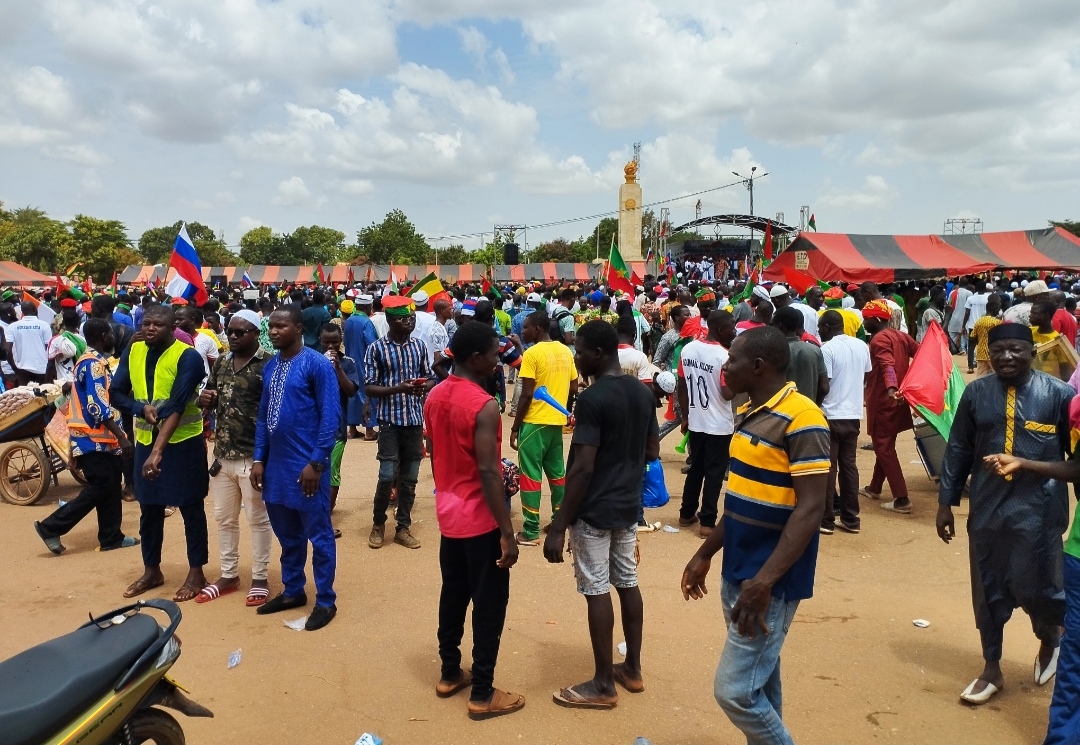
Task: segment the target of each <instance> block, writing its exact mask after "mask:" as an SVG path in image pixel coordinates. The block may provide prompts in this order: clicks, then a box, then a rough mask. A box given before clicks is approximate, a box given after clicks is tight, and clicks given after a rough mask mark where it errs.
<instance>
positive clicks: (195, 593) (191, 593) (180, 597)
mask: <svg viewBox="0 0 1080 745" xmlns="http://www.w3.org/2000/svg"><path fill="white" fill-rule="evenodd" d="M204 589H206V585H203V586H202V587H196V586H195V585H190V584H188V583H187V582H185V583H184V584H182V585H180V589H179V590H177V591H176V594H175V595H173V602H174V603H186V602H187V601H189V600H194V599H195V598H197V597H199V594H200V593H201V592H202V591H203V590H204Z"/></svg>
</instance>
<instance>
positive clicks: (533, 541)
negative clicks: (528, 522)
mask: <svg viewBox="0 0 1080 745" xmlns="http://www.w3.org/2000/svg"><path fill="white" fill-rule="evenodd" d="M514 540H515V541H517V545H519V546H539V545H540V539H539V538H529V537H527V536H526V535H525V534H524V533H522V532H521V531H520V530H519V531H518V532H517V533H515V534H514Z"/></svg>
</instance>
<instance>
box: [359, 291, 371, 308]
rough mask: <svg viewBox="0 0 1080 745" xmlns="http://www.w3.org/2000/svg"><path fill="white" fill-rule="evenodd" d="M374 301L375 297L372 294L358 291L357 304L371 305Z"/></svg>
mask: <svg viewBox="0 0 1080 745" xmlns="http://www.w3.org/2000/svg"><path fill="white" fill-rule="evenodd" d="M373 302H375V298H373V297H372V296H371V295H365V294H364V293H362V292H358V293H357V294H356V304H357V305H371V304H372V303H373Z"/></svg>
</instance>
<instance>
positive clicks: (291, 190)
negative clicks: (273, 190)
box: [270, 176, 326, 207]
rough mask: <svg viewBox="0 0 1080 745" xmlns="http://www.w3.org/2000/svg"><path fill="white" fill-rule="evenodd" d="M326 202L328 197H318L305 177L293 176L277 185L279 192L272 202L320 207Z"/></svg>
mask: <svg viewBox="0 0 1080 745" xmlns="http://www.w3.org/2000/svg"><path fill="white" fill-rule="evenodd" d="M325 203H326V197H318V198H316V197H315V196H314V195H313V194H312V193H311V190H310V189H308V187H307V184H305V183H304V179H302V178H300V177H299V176H293V177H292V178H290V179H286V180H285V181H282V182H281V183H279V184H278V185H277V194H276V195H275V196H274V197H273V198H272V199H271V200H270V204H273V205H277V206H279V207H312V206H315V207H318V206H321V205H323V204H325Z"/></svg>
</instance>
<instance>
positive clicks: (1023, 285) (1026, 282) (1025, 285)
mask: <svg viewBox="0 0 1080 745" xmlns="http://www.w3.org/2000/svg"><path fill="white" fill-rule="evenodd" d="M1020 286H1021V287H1027V286H1028V281H1027V280H1026V279H1025V280H1021V282H1020Z"/></svg>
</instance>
